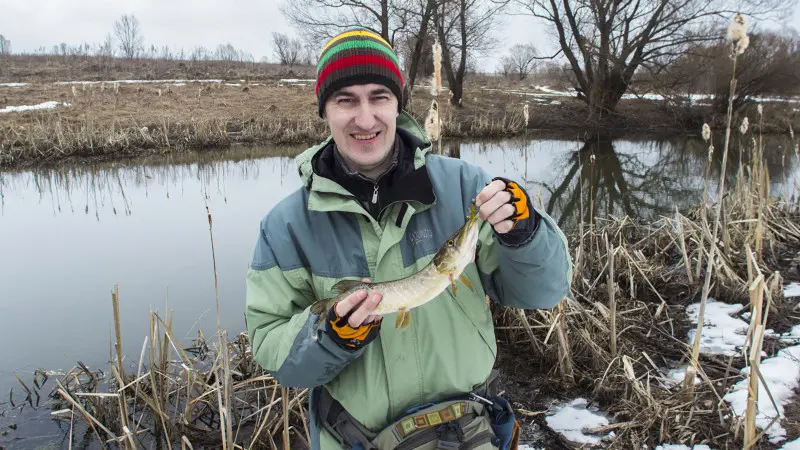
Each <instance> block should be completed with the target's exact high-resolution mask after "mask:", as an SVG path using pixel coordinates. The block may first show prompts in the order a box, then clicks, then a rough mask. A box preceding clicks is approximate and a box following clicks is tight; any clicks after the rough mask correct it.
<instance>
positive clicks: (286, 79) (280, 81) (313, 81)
mask: <svg viewBox="0 0 800 450" xmlns="http://www.w3.org/2000/svg"><path fill="white" fill-rule="evenodd" d="M316 82H317V80H300V79H298V78H284V79H281V80H278V83H316Z"/></svg>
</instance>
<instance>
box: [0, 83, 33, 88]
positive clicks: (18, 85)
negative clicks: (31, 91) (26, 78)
mask: <svg viewBox="0 0 800 450" xmlns="http://www.w3.org/2000/svg"><path fill="white" fill-rule="evenodd" d="M27 85H28V83H0V86H3V87H22V86H27Z"/></svg>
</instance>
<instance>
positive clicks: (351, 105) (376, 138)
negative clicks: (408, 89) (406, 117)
mask: <svg viewBox="0 0 800 450" xmlns="http://www.w3.org/2000/svg"><path fill="white" fill-rule="evenodd" d="M397 101H398V100H397V97H396V96H395V95H394V94H393V93H392V91H390V90H389V88H387V87H386V86H384V85H381V84H362V85H355V86H348V87H345V88H342V89H340V90H338V91H336V92H334V93H333V95H331V96H330V97H328V100H327V102H326V103H325V110H324V112H325V114H324V117H325V120H326V121H327V122H328V126H329V127H330V129H331V134H332V135H333V139H334V141H336V146H337V148H338V149H339V152H340V153H341V154H342V156H344V158H345V160H346V161H347V162H348V164H349V165H351V166H352V167H351V168H352V169H354V170H358V171H369V170H372V169H374V168H376V167H378V166H380V164H381V163H383V162H384V161H385V160H386V158H387V157H388V155H389V153H390V152H391V149H392V145H393V144H394V136H395V131H396V123H395V121H396V120H397V115H398V112H397Z"/></svg>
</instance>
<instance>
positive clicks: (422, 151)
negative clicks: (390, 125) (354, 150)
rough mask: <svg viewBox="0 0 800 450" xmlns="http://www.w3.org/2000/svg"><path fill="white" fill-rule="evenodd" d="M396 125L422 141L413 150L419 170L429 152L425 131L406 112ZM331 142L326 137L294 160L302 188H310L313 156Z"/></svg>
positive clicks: (330, 137)
mask: <svg viewBox="0 0 800 450" xmlns="http://www.w3.org/2000/svg"><path fill="white" fill-rule="evenodd" d="M396 124H397V128H398V129H402V130H404V131H406V132H408V133H410V134H411V135H412V136H414V137H416V138H417V139H419V140H420V141H422V145H421V146H420V147H417V148H416V149H415V153H414V167H415V168H419V167H421V166H423V165H425V155H426V154H427V153H428V152H429V151H430V148H431V141H430V139H429V138H428V136H426V135H425V130H424V129H423V128H422V127H421V126H420V124H419V123H418V122H417V121H416V120H415V119H414V118H413V117H412V116H411V115H410V114H408V113H407V112H406V111H403V112H401V113H400V114H399V115H398V116H397V121H396ZM332 140H333V136H328V138H327V139H325V140H324V141H322V142H321V143H319V144H317V145H314V146H312V147H309V148H308V149H306V150H304V151H303V152H302V153H300V154H299V155H298V156H297V157H296V158H295V163H296V164H297V168H298V171H299V174H300V180H301V181H302V183H303V186H307V187H308V186H310V182H311V180H312V175H313V173H314V169H313V164H312V160H313V159H314V156H315V155H316V154H317V153H318V152H319V151H321V150H322V149H323V148H325V146H327V145H329V144H330V143H331V141H332Z"/></svg>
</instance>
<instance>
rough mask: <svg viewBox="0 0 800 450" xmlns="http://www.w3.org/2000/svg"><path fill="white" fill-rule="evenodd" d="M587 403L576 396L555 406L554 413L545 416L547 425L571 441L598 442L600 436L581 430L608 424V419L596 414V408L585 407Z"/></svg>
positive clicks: (595, 443) (599, 441)
mask: <svg viewBox="0 0 800 450" xmlns="http://www.w3.org/2000/svg"><path fill="white" fill-rule="evenodd" d="M587 404H588V401H587V400H586V399H584V398H577V399H575V400H573V401H571V402H569V403H567V404H566V405H561V406H559V407H556V408H555V414H553V415H551V416H548V417H547V425H548V426H549V427H550V428H552V429H553V430H554V431H557V432H559V433H561V434H563V435H564V437H566V438H567V439H569V440H570V441H572V442H578V443H582V444H593V445H597V444H600V443H601V439H602V437H601V436H594V435H588V434H583V431H582V430H584V429H591V428H596V427H600V426H604V425H608V424H609V421H608V419H607V418H606V417H605V416H603V415H601V414H597V411H598V409H597V408H595V407H592V408H589V409H587V408H586V405H587Z"/></svg>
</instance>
